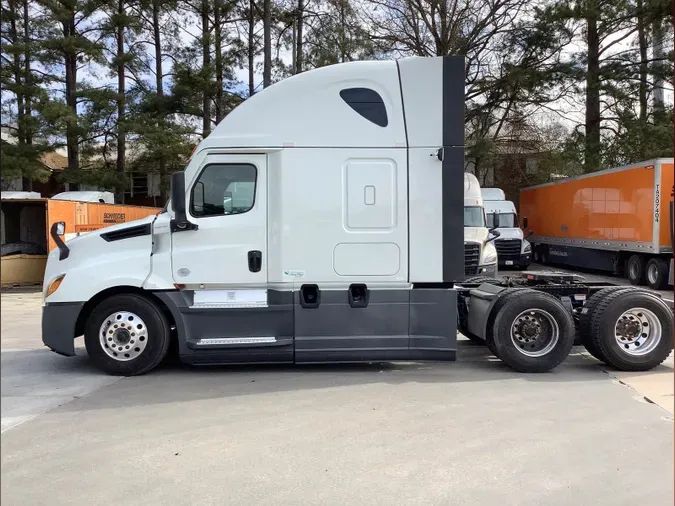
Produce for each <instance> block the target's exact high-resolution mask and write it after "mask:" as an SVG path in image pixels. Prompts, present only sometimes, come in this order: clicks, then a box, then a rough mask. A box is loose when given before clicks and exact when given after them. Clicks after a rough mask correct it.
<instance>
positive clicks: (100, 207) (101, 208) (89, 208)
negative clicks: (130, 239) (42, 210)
mask: <svg viewBox="0 0 675 506" xmlns="http://www.w3.org/2000/svg"><path fill="white" fill-rule="evenodd" d="M160 211H161V209H160V208H157V207H138V206H124V205H119V204H98V203H89V202H70V201H66V200H51V199H50V200H48V201H47V236H48V237H47V240H48V244H49V251H51V250H52V249H54V248H56V243H54V241H53V240H52V238H51V237H49V230H50V228H51V226H52V224H53V223H55V222H58V221H64V222H65V223H66V234H72V233H75V232H90V231H92V230H96V229H99V228H103V227H109V226H111V225H116V224H118V223H126V222H128V221H134V220H139V219H141V218H145V217H146V216H150V215H152V214H157V213H158V212H160Z"/></svg>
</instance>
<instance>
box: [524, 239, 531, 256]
mask: <svg viewBox="0 0 675 506" xmlns="http://www.w3.org/2000/svg"><path fill="white" fill-rule="evenodd" d="M523 242H524V243H525V249H524V250H523V253H530V252H531V251H532V245H531V244H530V243H529V242H527V241H523Z"/></svg>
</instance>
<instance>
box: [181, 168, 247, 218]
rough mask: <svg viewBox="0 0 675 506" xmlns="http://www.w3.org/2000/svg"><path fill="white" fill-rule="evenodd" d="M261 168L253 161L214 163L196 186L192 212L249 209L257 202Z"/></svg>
mask: <svg viewBox="0 0 675 506" xmlns="http://www.w3.org/2000/svg"><path fill="white" fill-rule="evenodd" d="M257 175H258V171H257V169H256V168H255V166H254V165H251V164H248V163H246V164H238V163H236V164H235V163H233V164H223V163H217V164H210V165H207V166H206V167H204V169H203V170H202V172H201V174H200V175H199V177H198V178H197V182H196V183H195V184H194V186H193V187H192V192H191V195H190V212H191V214H192V215H193V216H196V217H208V216H224V215H228V214H242V213H245V212H248V211H250V210H251V208H252V207H253V204H254V202H255V184H256V178H257Z"/></svg>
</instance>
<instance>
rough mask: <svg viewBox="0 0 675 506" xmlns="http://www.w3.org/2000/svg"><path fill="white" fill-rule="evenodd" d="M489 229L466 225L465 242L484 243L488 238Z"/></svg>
mask: <svg viewBox="0 0 675 506" xmlns="http://www.w3.org/2000/svg"><path fill="white" fill-rule="evenodd" d="M487 236H488V230H487V228H483V227H464V242H478V243H481V244H482V243H483V242H485V240H486V239H487Z"/></svg>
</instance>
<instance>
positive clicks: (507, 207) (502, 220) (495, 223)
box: [481, 188, 532, 269]
mask: <svg viewBox="0 0 675 506" xmlns="http://www.w3.org/2000/svg"><path fill="white" fill-rule="evenodd" d="M481 195H482V197H483V204H484V206H485V214H486V216H487V226H488V227H491V228H494V229H496V231H497V232H499V237H498V238H497V239H496V240H495V247H496V248H497V254H498V255H499V265H500V266H504V267H506V268H507V269H513V268H517V269H526V268H527V267H529V265H530V263H531V262H532V245H531V244H530V243H529V242H528V241H527V239H526V238H525V236H524V234H523V231H522V229H521V228H520V224H519V222H518V211H516V206H515V205H514V204H513V202H511V201H510V200H506V195H505V194H504V190H502V189H501V188H482V189H481ZM530 235H532V233H530Z"/></svg>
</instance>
